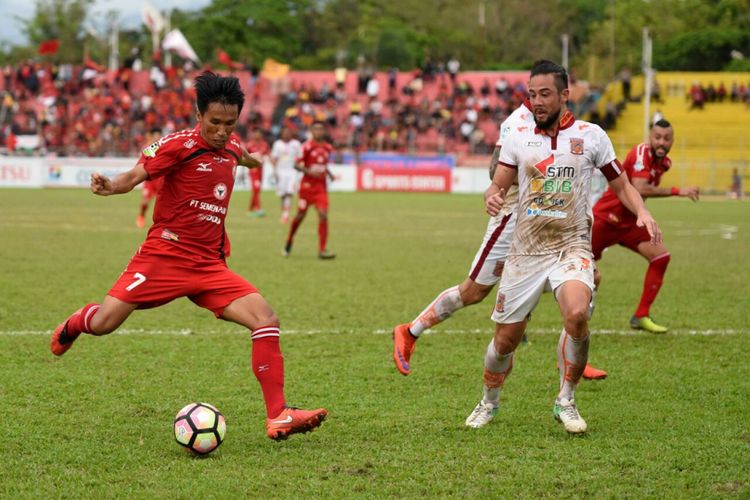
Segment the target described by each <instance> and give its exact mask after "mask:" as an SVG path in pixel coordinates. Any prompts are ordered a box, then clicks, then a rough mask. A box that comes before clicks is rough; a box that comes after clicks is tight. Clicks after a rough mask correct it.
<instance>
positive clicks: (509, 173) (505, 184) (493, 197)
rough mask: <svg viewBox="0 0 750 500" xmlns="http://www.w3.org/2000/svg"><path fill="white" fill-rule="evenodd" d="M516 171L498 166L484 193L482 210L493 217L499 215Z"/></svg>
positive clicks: (514, 178)
mask: <svg viewBox="0 0 750 500" xmlns="http://www.w3.org/2000/svg"><path fill="white" fill-rule="evenodd" d="M517 174H518V171H517V170H516V169H513V168H510V167H507V166H505V165H502V164H500V165H498V167H497V169H496V170H495V175H494V177H493V178H492V183H491V184H490V187H488V188H487V190H486V191H485V192H484V208H485V210H486V211H487V213H488V214H490V215H492V216H493V217H494V216H495V215H497V214H498V213H500V210H502V208H503V205H504V204H505V193H507V192H508V189H510V186H511V185H512V184H513V182H514V181H515V180H516V176H517Z"/></svg>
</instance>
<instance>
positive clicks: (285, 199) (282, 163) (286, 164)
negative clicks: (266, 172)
mask: <svg viewBox="0 0 750 500" xmlns="http://www.w3.org/2000/svg"><path fill="white" fill-rule="evenodd" d="M301 153H302V144H301V143H300V142H299V141H298V140H297V139H295V138H294V133H293V132H292V129H290V128H289V127H284V128H282V129H281V137H280V138H279V139H276V141H275V142H274V143H273V147H272V148H271V163H272V164H273V175H274V177H275V178H276V194H277V195H278V196H279V198H281V222H282V224H286V223H287V222H289V209H290V208H291V206H292V196H294V193H295V192H297V182H298V180H299V179H298V177H299V172H297V170H296V169H295V168H294V164H295V163H296V161H297V158H299V157H300V155H301Z"/></svg>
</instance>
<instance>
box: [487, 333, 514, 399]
mask: <svg viewBox="0 0 750 500" xmlns="http://www.w3.org/2000/svg"><path fill="white" fill-rule="evenodd" d="M512 369H513V353H512V352H509V353H508V354H498V353H497V351H495V341H494V340H490V345H488V346H487V352H486V353H485V355H484V396H483V398H482V401H484V402H485V403H491V404H492V405H493V406H495V407H497V406H499V405H500V390H501V389H502V388H503V383H505V378H506V377H507V376H508V374H509V373H510V371H511V370H512Z"/></svg>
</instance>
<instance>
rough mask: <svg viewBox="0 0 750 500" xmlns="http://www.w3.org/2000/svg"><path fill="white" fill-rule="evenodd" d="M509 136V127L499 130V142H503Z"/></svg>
mask: <svg viewBox="0 0 750 500" xmlns="http://www.w3.org/2000/svg"><path fill="white" fill-rule="evenodd" d="M509 135H510V126H508V125H506V126H504V127H503V128H502V129H500V140H501V141H504V140H505V139H507V138H508V136H509Z"/></svg>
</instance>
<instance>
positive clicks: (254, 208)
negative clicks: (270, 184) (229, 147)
mask: <svg viewBox="0 0 750 500" xmlns="http://www.w3.org/2000/svg"><path fill="white" fill-rule="evenodd" d="M245 147H246V148H247V151H248V152H249V153H258V154H259V155H260V156H261V157H262V158H261V165H260V166H259V167H257V168H252V169H250V192H251V193H252V194H251V196H250V206H249V207H248V209H247V210H248V214H249V215H251V216H253V217H263V216H265V215H266V212H265V210H263V209H262V208H260V188H261V186H262V185H263V163H262V162H265V161H266V157H267V156H268V153H269V151H270V148H269V147H268V143H267V142H266V140H265V139H263V131H262V130H260V129H257V128H256V129H255V130H253V131H251V132H250V140H249V141H248V142H247V144H245Z"/></svg>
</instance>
